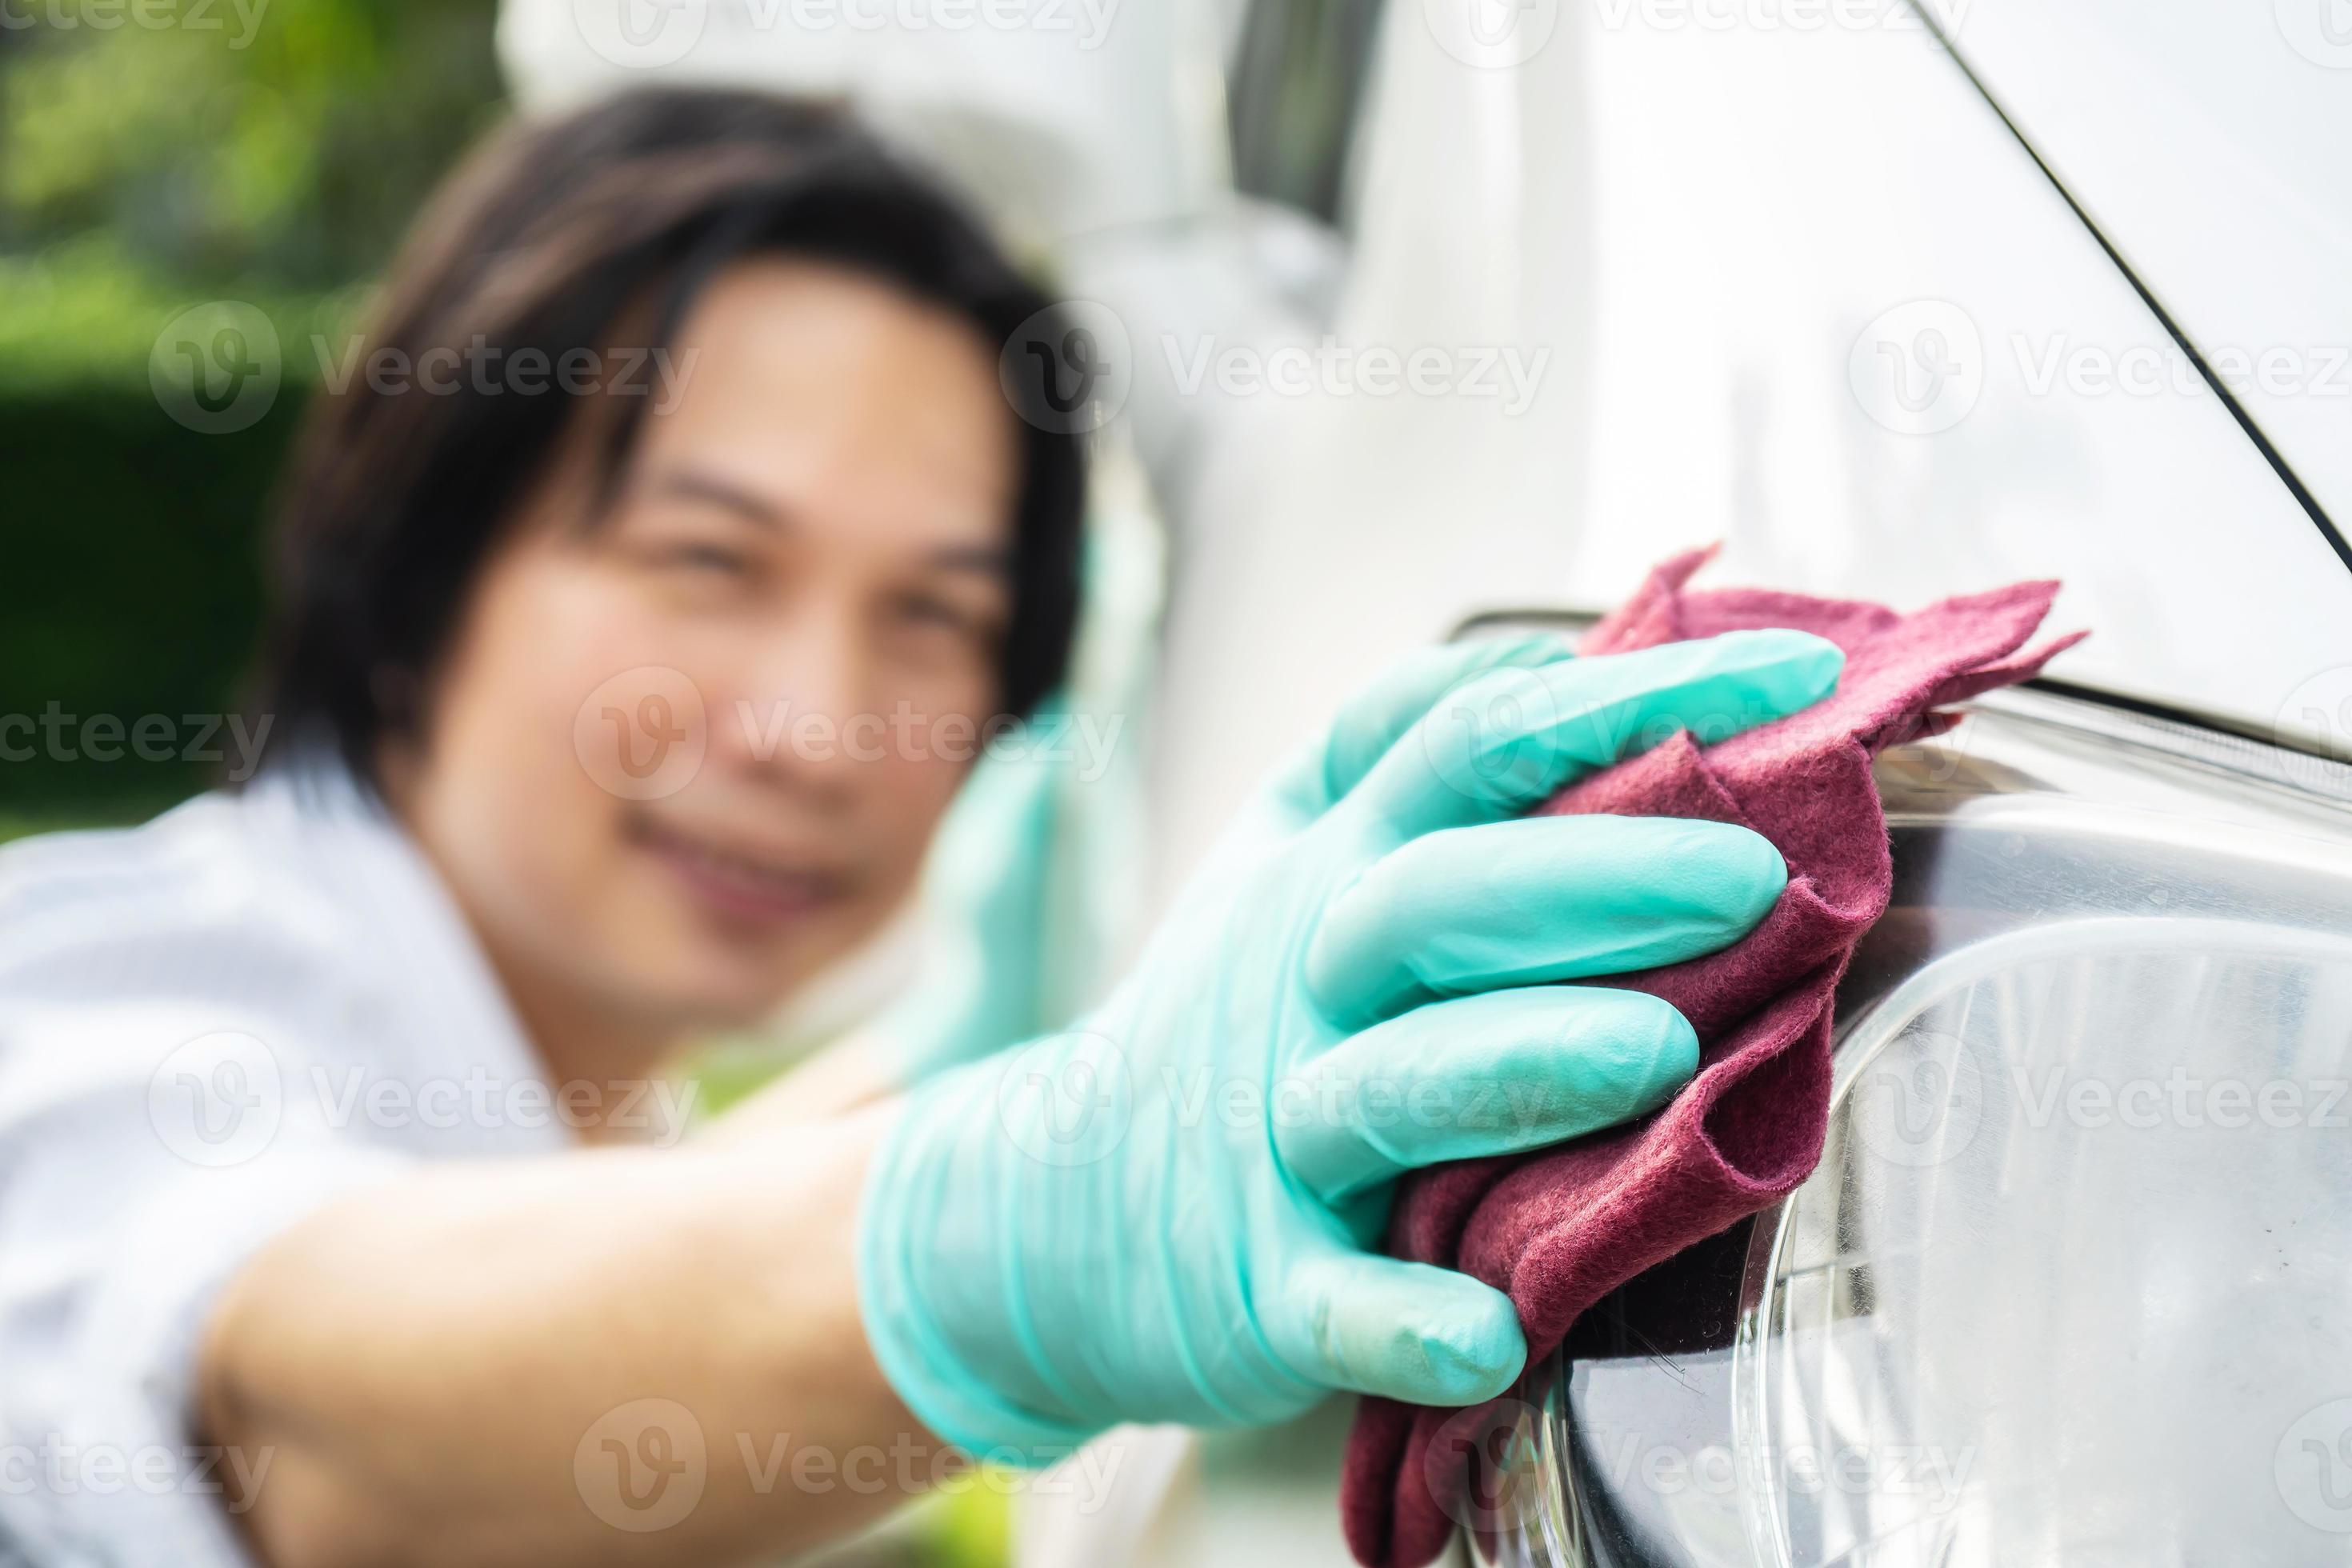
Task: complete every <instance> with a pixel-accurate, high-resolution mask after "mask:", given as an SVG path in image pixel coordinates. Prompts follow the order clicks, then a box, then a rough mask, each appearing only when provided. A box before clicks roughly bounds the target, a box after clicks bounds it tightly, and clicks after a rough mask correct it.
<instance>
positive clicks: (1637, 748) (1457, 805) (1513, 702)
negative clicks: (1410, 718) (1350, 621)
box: [1346, 630, 1845, 837]
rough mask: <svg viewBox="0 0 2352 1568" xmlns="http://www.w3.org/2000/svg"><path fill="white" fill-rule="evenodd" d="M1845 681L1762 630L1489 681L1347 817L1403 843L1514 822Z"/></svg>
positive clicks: (1400, 752) (1433, 724) (1467, 692)
mask: <svg viewBox="0 0 2352 1568" xmlns="http://www.w3.org/2000/svg"><path fill="white" fill-rule="evenodd" d="M1843 668H1845V655H1844V654H1843V653H1842V652H1841V651H1839V649H1838V647H1837V645H1836V644H1834V643H1832V642H1828V641H1826V640H1824V639H1822V638H1821V637H1814V636H1812V635H1811V633H1808V632H1799V631H1781V630H1768V631H1745V632H1726V633H1724V634H1723V635H1722V636H1721V637H1706V638H1703V639H1701V640H1698V641H1695V642H1678V643H1668V644H1666V645H1664V647H1653V648H1643V649H1642V650H1640V651H1639V652H1636V653H1623V654H1610V655H1606V656H1603V657H1599V658H1579V659H1568V660H1564V661H1561V662H1559V663H1554V664H1546V665H1541V666H1538V667H1537V668H1529V669H1522V668H1499V669H1490V670H1487V671H1486V672H1485V673H1483V674H1480V675H1475V676H1473V677H1472V678H1471V679H1468V680H1466V681H1465V682H1463V683H1462V684H1461V685H1459V686H1456V687H1455V688H1454V689H1453V690H1452V691H1450V692H1447V693H1445V694H1444V695H1443V696H1442V697H1440V698H1439V699H1438V700H1437V701H1436V703H1435V705H1434V706H1433V708H1431V710H1429V712H1428V713H1427V714H1425V715H1424V716H1423V718H1422V720H1421V721H1419V722H1418V723H1416V724H1415V725H1414V726H1413V727H1412V730H1411V731H1409V732H1408V733H1406V735H1405V736H1404V737H1403V738H1402V739H1401V740H1399V741H1398V742H1396V743H1395V744H1394V745H1391V747H1389V748H1388V750H1387V751H1386V752H1383V753H1382V754H1381V758H1380V760H1379V761H1378V762H1377V763H1373V764H1372V767H1371V770H1370V773H1368V774H1367V775H1366V776H1365V778H1364V781H1363V783H1362V784H1361V785H1360V787H1358V788H1357V789H1356V790H1355V791H1354V792H1352V793H1351V794H1350V795H1349V796H1348V797H1347V800H1346V805H1347V815H1348V816H1351V817H1358V818H1360V819H1369V820H1370V822H1372V823H1374V824H1376V825H1378V826H1381V827H1382V828H1384V829H1385V830H1386V831H1387V832H1389V833H1391V834H1393V835H1395V836H1397V837H1414V836H1416V835H1419V834H1423V833H1428V832H1431V831H1433V830H1434V829H1437V828H1441V827H1459V826H1468V825H1470V824H1473V823H1480V822H1494V821H1499V820H1501V819H1502V818H1504V817H1508V816H1517V815H1518V814H1519V813H1521V812H1523V811H1526V810H1528V808H1529V807H1531V806H1534V805H1538V804H1539V803H1541V802H1542V801H1543V800H1545V799H1546V798H1547V797H1549V795H1552V794H1553V793H1555V792H1556V791H1558V790H1559V788H1560V787H1561V786H1562V785H1564V784H1570V783H1571V782H1573V781H1574V780H1576V779H1578V778H1580V777H1581V776H1582V775H1584V774H1585V773H1591V772H1592V771H1593V770H1595V769H1598V768H1601V767H1605V766H1607V765H1608V764H1609V763H1613V762H1616V761H1617V760H1619V759H1620V758H1621V757H1625V756H1630V755H1633V753H1635V752H1642V751H1645V750H1647V749H1648V748H1649V747H1651V746H1654V745H1655V744H1656V743H1657V742H1660V741H1662V740H1664V738H1665V737H1666V736H1667V735H1669V734H1671V733H1672V732H1674V731H1676V730H1686V731H1690V732H1691V733H1692V734H1693V735H1694V736H1696V737H1697V738H1698V739H1699V740H1700V741H1701V742H1716V741H1720V740H1722V739H1724V738H1725V737H1727V736H1729V735H1732V734H1736V733H1738V731H1742V730H1748V729H1753V728H1754V727H1756V726H1757V725H1759V724H1767V723H1769V722H1771V721H1773V720H1776V719H1783V718H1786V717H1787V716H1788V715H1790V713H1793V712H1796V711H1797V710H1799V709H1801V708H1805V707H1807V706H1810V705H1811V704H1812V703H1814V702H1816V701H1819V700H1821V699H1822V697H1825V696H1827V695H1828V694H1829V692H1830V690H1831V689H1832V688H1833V687H1835V686H1836V684H1837V679H1838V675H1839V673H1840V672H1841V671H1842V670H1843Z"/></svg>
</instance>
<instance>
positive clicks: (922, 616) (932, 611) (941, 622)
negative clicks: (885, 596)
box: [898, 594, 972, 631]
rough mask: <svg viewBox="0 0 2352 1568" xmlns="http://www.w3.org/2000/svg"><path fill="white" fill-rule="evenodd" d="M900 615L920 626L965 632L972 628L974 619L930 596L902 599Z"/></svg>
mask: <svg viewBox="0 0 2352 1568" xmlns="http://www.w3.org/2000/svg"><path fill="white" fill-rule="evenodd" d="M898 613H899V614H900V615H901V616H904V617H905V618H906V619H908V620H909V621H912V622H914V623H915V624H917V625H919V626H944V627H946V628H947V629H949V630H950V631H963V630H966V629H968V628H970V627H971V626H972V617H971V616H969V615H967V614H966V613H965V612H964V611H963V610H962V609H961V608H960V607H959V606H957V605H951V604H950V603H949V602H948V601H947V600H945V599H940V598H934V597H932V596H931V595H928V594H912V595H908V596H907V597H906V598H904V599H901V600H900V601H899V602H898Z"/></svg>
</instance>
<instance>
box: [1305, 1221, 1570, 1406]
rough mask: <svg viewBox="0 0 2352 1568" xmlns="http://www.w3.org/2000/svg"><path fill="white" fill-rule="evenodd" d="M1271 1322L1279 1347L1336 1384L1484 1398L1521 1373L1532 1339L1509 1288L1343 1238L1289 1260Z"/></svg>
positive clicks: (1313, 1374) (1448, 1400)
mask: <svg viewBox="0 0 2352 1568" xmlns="http://www.w3.org/2000/svg"><path fill="white" fill-rule="evenodd" d="M1276 1288H1277V1289H1279V1290H1280V1291H1281V1292H1282V1297H1283V1300H1282V1301H1281V1302H1280V1304H1279V1306H1278V1309H1277V1310H1274V1311H1271V1312H1268V1313H1265V1315H1264V1321H1265V1328H1266V1331H1267V1336H1268V1339H1269V1341H1270V1342H1271V1343H1272V1344H1273V1347H1274V1351H1275V1353H1276V1355H1278V1356H1280V1357H1282V1358H1283V1360H1284V1361H1286V1362H1287V1363H1289V1364H1290V1365H1291V1366H1292V1367H1293V1368H1294V1369H1295V1370H1297V1372H1298V1373H1300V1374H1301V1375H1302V1376H1306V1377H1308V1378H1312V1379H1314V1380H1316V1381H1318V1382H1320V1383H1322V1384H1325V1385H1327V1386H1328V1387H1331V1388H1340V1389H1347V1390H1349V1391H1351V1392H1353V1393H1357V1394H1381V1395H1384V1396H1385V1397H1387V1398H1390V1399H1402V1400H1404V1401H1406V1402H1408V1403H1410V1404H1413V1405H1476V1404H1478V1403H1480V1402H1481V1401H1483V1400H1488V1399H1492V1398H1494V1397H1495V1396H1496V1395H1497V1394H1501V1393H1503V1392H1504V1391H1505V1390H1507V1389H1508V1388H1509V1387H1510V1386H1511V1384H1514V1383H1516V1382H1517V1381H1518V1376H1519V1373H1520V1371H1521V1369H1522V1368H1524V1367H1525V1365H1526V1364H1527V1358H1528V1345H1527V1340H1526V1337H1525V1336H1524V1335H1523V1334H1522V1333H1521V1332H1520V1331H1519V1315H1518V1311H1517V1309H1515V1308H1514V1307H1513V1306H1512V1305H1511V1300H1510V1298H1509V1297H1507V1296H1506V1295H1504V1294H1503V1293H1502V1292H1501V1291H1499V1290H1497V1289H1494V1288H1493V1287H1492V1286H1489V1285H1483V1284H1481V1283H1479V1282H1478V1281H1477V1280H1475V1279H1471V1278H1470V1277H1469V1276H1468V1275H1466V1274H1456V1273H1454V1271H1453V1270H1452V1269H1448V1268H1432V1267H1430V1266H1429V1265H1428V1264H1425V1263H1404V1262H1401V1261H1399V1260H1397V1259H1396V1258H1380V1257H1375V1256H1373V1255H1372V1254H1370V1253H1363V1252H1348V1251H1343V1250H1340V1249H1339V1248H1337V1247H1334V1248H1332V1249H1330V1250H1328V1251H1318V1252H1314V1253H1312V1254H1310V1255H1308V1256H1307V1257H1306V1258H1302V1259H1300V1260H1298V1261H1297V1262H1296V1263H1294V1264H1293V1265H1291V1266H1290V1267H1289V1268H1287V1269H1286V1270H1285V1271H1284V1272H1283V1274H1282V1276H1281V1278H1280V1281H1279V1283H1278V1285H1277V1287H1276Z"/></svg>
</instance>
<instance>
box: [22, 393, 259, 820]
mask: <svg viewBox="0 0 2352 1568" xmlns="http://www.w3.org/2000/svg"><path fill="white" fill-rule="evenodd" d="M302 402H303V390H302V388H301V387H300V386H299V385H298V384H295V383H294V382H293V380H292V378H290V377H289V384H287V385H286V386H285V387H283V388H282V389H281V390H280V392H279V395H278V398H277V400H276V402H275V404H274V405H272V406H271V408H270V409H269V411H268V414H266V415H265V416H263V417H262V419H261V420H260V422H259V423H257V424H256V425H254V426H251V427H250V428H248V429H246V430H243V431H239V432H237V433H236V434H234V435H200V434H197V433H196V432H194V431H191V430H188V429H185V428H184V427H182V426H180V425H178V424H176V423H174V422H173V420H172V419H171V418H170V417H169V416H167V415H166V414H165V413H164V412H163V408H162V406H161V405H159V404H158V403H157V402H156V400H155V398H154V396H153V395H152V394H151V393H150V392H149V391H148V389H147V387H146V386H145V385H144V384H143V377H142V378H141V380H140V381H131V380H130V379H129V378H128V377H122V376H105V377H100V376H73V377H66V378H60V379H58V380H54V381H47V382H42V381H37V380H36V381H29V382H25V381H19V382H9V381H6V380H5V378H0V474H5V476H6V479H7V483H8V488H9V491H10V494H9V500H8V508H7V510H8V515H9V518H10V521H9V524H8V527H7V543H6V555H5V571H0V583H5V588H0V594H5V601H0V602H5V610H4V611H0V722H5V721H6V720H7V719H9V718H10V717H12V716H16V715H24V716H27V717H29V718H31V719H33V720H34V721H36V723H37V724H41V723H42V722H43V721H44V717H45V716H46V715H49V714H53V713H54V714H60V715H70V716H71V717H72V720H73V721H74V722H73V724H72V725H71V726H70V727H69V728H68V729H67V730H66V731H64V734H65V739H64V742H63V743H62V744H53V743H52V742H51V741H50V739H49V738H48V731H47V727H46V726H45V727H44V728H43V729H39V730H37V731H35V732H33V733H32V734H30V735H28V734H27V733H26V731H25V728H24V726H23V725H22V724H16V725H13V726H10V727H8V728H7V729H5V730H0V747H5V752H0V826H16V827H17V828H18V829H20V830H21V828H22V827H23V826H26V825H28V824H30V825H44V824H47V823H48V822H75V821H82V822H97V821H124V820H131V819H135V818H137V817H140V816H146V815H149V814H151V813H152V812H153V811H155V810H156V809H158V808H160V807H161V806H163V805H169V804H171V803H172V802H173V801H174V800H178V799H181V798H183V797H184V796H186V795H191V794H194V793H195V792H196V791H198V790H201V789H203V788H205V786H206V785H207V784H210V783H211V782H212V781H213V778H214V776H215V774H216V773H218V772H219V771H220V768H221V766H222V764H220V763H205V762H204V761H202V760H200V759H191V758H189V757H187V756H185V755H184V754H183V753H185V752H192V751H194V750H196V749H197V747H198V743H199V739H200V737H199V733H198V731H199V728H200V725H201V723H202V722H203V721H202V720H199V721H198V722H197V723H193V724H192V723H190V722H189V721H188V719H189V716H191V715H205V716H209V715H218V714H223V713H225V712H226V711H227V710H229V709H230V708H231V707H232V706H233V705H234V703H235V701H236V690H237V687H238V682H239V678H240V677H241V675H242V673H243V671H244V668H245V665H246V662H247V658H249V655H250V652H251V648H252V646H253V639H254V635H255V630H256V627H257V621H258V616H259V613H260V580H259V563H260V533H261V528H262V524H263V521H264V520H265V518H266V515H267V511H268V498H269V496H270V494H271V492H272V488H273V486H274V485H275V483H276V479H277V474H278V464H279V462H280V460H281V459H282V458H283V456H284V453H285V450H286V447H287V443H288V441H289V437H290V436H291V434H292V431H293V428H294V426H295V424H296V422H297V420H298V419H299V416H300V411H301V404H302ZM52 704H54V705H55V707H54V708H53V707H52V706H51V705H52ZM151 714H157V715H163V717H164V718H165V719H167V720H168V721H169V723H170V736H171V738H170V740H169V741H168V742H167V741H165V740H164V739H163V731H162V730H161V729H160V728H159V727H157V726H154V725H152V724H151V725H150V727H149V730H148V731H147V735H146V739H147V742H148V744H147V748H146V749H147V750H148V751H149V752H164V751H169V752H172V753H173V755H172V757H171V759H170V760H168V761H152V760H144V759H142V758H140V757H139V756H137V755H136V754H134V753H133V752H132V751H131V747H130V744H129V736H130V734H131V729H132V726H134V725H135V724H136V723H137V721H139V720H140V719H141V718H142V717H144V716H146V715H151ZM100 715H111V716H112V717H113V719H114V720H115V721H117V722H119V723H120V724H121V726H122V729H123V731H124V735H123V737H121V738H119V739H118V738H116V737H114V736H113V735H112V734H111V731H110V730H109V729H108V727H106V726H105V725H103V724H101V725H100V728H99V730H98V731H97V732H96V734H95V735H94V736H93V735H92V733H91V731H89V729H88V728H87V721H89V720H91V719H92V718H95V717H97V716H100ZM89 739H95V740H97V741H98V742H99V743H100V748H101V749H106V748H107V747H108V746H109V744H110V742H112V743H114V744H119V745H120V746H121V750H122V752H123V755H122V756H121V758H120V759H118V760H116V761H112V762H100V761H94V760H91V759H90V758H89V757H88V756H87V755H80V754H77V755H75V756H72V757H70V758H69V757H68V756H66V755H64V754H63V753H64V752H67V751H68V750H69V751H71V752H75V753H81V752H83V751H84V750H85V746H84V742H86V741H87V740H89ZM214 744H215V747H216V748H218V749H221V750H224V751H225V752H226V754H228V755H230V756H234V755H235V754H236V753H235V752H234V750H233V749H231V748H229V747H227V746H226V745H224V744H223V743H222V737H220V736H215V738H214ZM28 749H29V750H30V751H31V752H32V753H33V754H32V756H31V757H30V758H29V759H26V758H24V756H23V753H24V752H26V750H28Z"/></svg>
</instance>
